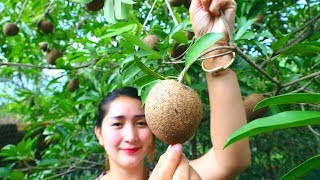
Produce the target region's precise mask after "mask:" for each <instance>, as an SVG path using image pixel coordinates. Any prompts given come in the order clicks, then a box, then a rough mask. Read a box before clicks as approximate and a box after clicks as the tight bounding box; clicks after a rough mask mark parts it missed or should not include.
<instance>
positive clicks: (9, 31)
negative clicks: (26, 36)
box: [3, 22, 19, 36]
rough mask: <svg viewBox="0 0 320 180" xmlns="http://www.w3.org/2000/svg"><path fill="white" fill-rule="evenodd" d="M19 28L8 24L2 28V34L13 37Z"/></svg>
mask: <svg viewBox="0 0 320 180" xmlns="http://www.w3.org/2000/svg"><path fill="white" fill-rule="evenodd" d="M18 32H19V28H18V26H17V25H16V24H14V23H11V22H8V23H6V24H5V25H4V26H3V34H4V35H6V36H14V35H16V34H18Z"/></svg>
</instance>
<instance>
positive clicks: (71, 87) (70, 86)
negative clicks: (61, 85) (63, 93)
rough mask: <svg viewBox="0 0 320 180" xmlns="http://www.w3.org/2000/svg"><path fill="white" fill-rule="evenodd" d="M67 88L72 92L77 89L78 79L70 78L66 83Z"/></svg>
mask: <svg viewBox="0 0 320 180" xmlns="http://www.w3.org/2000/svg"><path fill="white" fill-rule="evenodd" d="M67 89H68V90H69V91H70V92H74V91H75V90H77V89H79V81H78V78H72V79H71V80H70V81H69V83H68V85H67Z"/></svg>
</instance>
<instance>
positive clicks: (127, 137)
mask: <svg viewBox="0 0 320 180" xmlns="http://www.w3.org/2000/svg"><path fill="white" fill-rule="evenodd" d="M95 133H96V135H97V137H98V139H99V143H100V145H102V146H104V149H105V151H106V153H107V154H108V157H109V161H110V163H111V165H112V164H113V163H116V164H117V165H120V166H124V167H135V166H137V165H139V164H140V163H143V160H144V157H145V156H146V155H147V154H148V152H149V150H150V146H151V143H152V133H151V131H150V130H149V127H148V125H147V123H146V120H145V116H144V109H143V107H141V101H140V100H138V99H135V98H131V97H127V96H120V97H118V98H116V99H115V100H113V101H112V102H111V103H110V104H109V109H108V114H106V116H105V117H104V119H103V121H102V125H101V128H98V127H96V129H95Z"/></svg>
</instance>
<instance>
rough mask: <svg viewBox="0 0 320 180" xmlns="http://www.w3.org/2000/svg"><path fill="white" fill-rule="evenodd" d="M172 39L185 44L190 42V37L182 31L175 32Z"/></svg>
mask: <svg viewBox="0 0 320 180" xmlns="http://www.w3.org/2000/svg"><path fill="white" fill-rule="evenodd" d="M172 39H174V40H176V41H178V42H181V43H184V44H188V37H187V36H186V34H185V33H184V32H182V31H178V32H176V33H174V34H173V35H172Z"/></svg>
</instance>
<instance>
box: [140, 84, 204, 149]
mask: <svg viewBox="0 0 320 180" xmlns="http://www.w3.org/2000/svg"><path fill="white" fill-rule="evenodd" d="M145 116H146V120H147V123H148V125H149V128H150V130H151V131H152V132H153V133H154V134H155V136H157V137H158V138H159V139H160V140H162V141H164V142H166V143H168V144H176V143H184V142H186V141H187V140H189V139H190V138H191V137H192V136H193V135H194V133H195V132H196V130H197V129H198V127H199V124H200V122H201V119H202V117H203V109H202V102H201V99H200V97H199V95H198V94H197V93H196V92H195V91H194V90H193V89H191V88H189V87H188V86H185V85H183V84H181V83H179V82H177V81H175V80H163V81H160V82H159V83H157V84H156V85H155V86H154V87H153V88H152V89H151V91H150V92H149V95H148V97H147V99H146V103H145Z"/></svg>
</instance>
